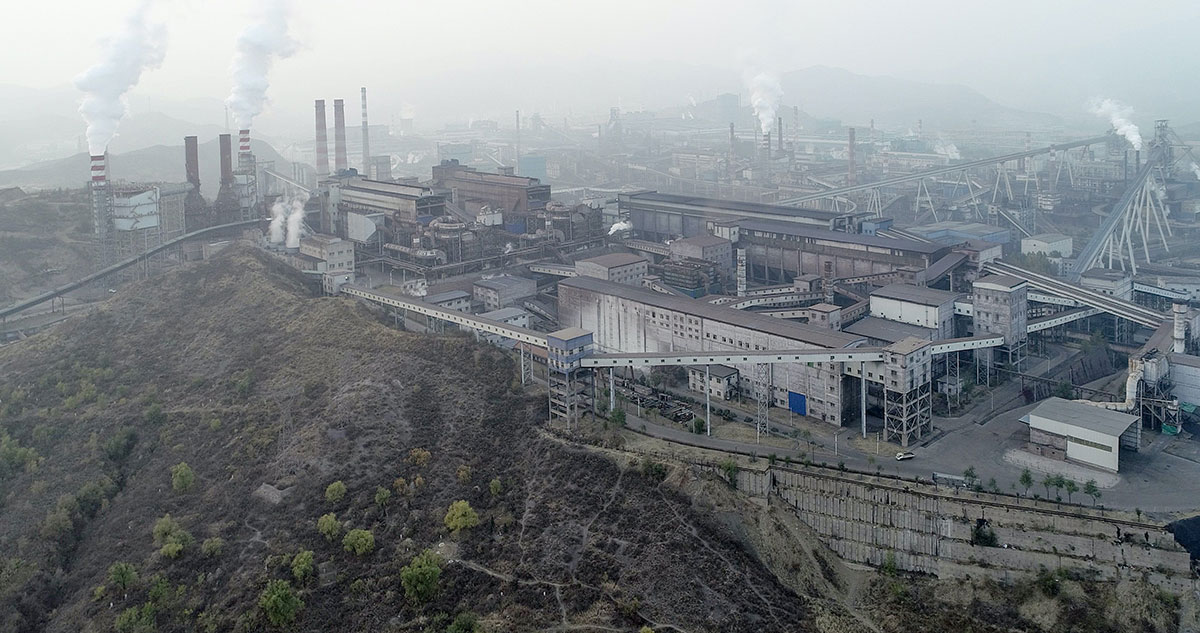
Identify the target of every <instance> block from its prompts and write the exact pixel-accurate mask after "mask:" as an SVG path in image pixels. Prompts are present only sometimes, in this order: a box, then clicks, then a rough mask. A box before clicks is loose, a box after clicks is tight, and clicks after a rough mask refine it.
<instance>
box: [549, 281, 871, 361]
mask: <svg viewBox="0 0 1200 633" xmlns="http://www.w3.org/2000/svg"><path fill="white" fill-rule="evenodd" d="M558 285H559V287H563V286H567V287H572V288H579V289H580V290H587V291H591V292H597V293H600V294H605V295H611V296H615V297H620V298H622V299H627V300H630V301H637V302H639V303H642V304H644V305H648V306H653V307H656V308H663V309H665V310H674V311H676V312H682V313H684V314H690V315H692V316H695V317H700V318H704V319H711V320H713V321H717V322H720V323H727V324H729V325H734V326H737V327H743V328H746V329H749V330H754V331H756V332H762V333H764V334H773V335H775V336H779V337H783V338H786V339H791V340H794V341H800V342H803V343H808V344H810V345H817V346H820V347H824V348H829V349H834V348H843V347H851V346H854V345H856V344H861V343H863V342H865V341H864V340H863V338H862V337H861V336H853V335H851V334H843V333H842V332H834V331H832V330H827V329H825V328H819V327H816V326H812V325H804V324H800V323H792V322H790V321H786V320H784V319H777V318H774V317H769V316H763V315H760V314H755V313H753V312H746V311H744V310H735V309H733V308H727V307H725V306H719V305H713V304H711V303H708V302H706V301H702V300H698V299H692V298H689V297H676V296H672V295H666V294H662V293H659V292H653V291H651V290H643V289H641V288H637V287H634V286H629V285H625V284H618V283H614V282H611V281H605V280H603V279H594V278H592V277H572V278H569V279H564V280H562V281H560V282H558Z"/></svg>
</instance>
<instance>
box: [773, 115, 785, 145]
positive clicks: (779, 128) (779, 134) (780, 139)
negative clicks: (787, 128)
mask: <svg viewBox="0 0 1200 633" xmlns="http://www.w3.org/2000/svg"><path fill="white" fill-rule="evenodd" d="M775 138H776V140H777V142H778V144H779V153H780V154H782V153H783V117H779V120H778V122H777V124H776V130H775Z"/></svg>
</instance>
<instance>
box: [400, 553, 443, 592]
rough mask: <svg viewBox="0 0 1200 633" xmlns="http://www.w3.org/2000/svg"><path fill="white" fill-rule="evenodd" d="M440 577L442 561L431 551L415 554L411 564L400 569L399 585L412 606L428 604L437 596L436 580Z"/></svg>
mask: <svg viewBox="0 0 1200 633" xmlns="http://www.w3.org/2000/svg"><path fill="white" fill-rule="evenodd" d="M441 576H442V559H441V558H440V557H439V556H438V555H437V554H435V553H434V552H433V551H432V550H425V551H423V552H421V553H420V554H417V555H416V556H415V557H414V558H413V559H412V562H410V563H409V564H407V565H405V566H404V567H402V568H401V569H400V584H401V585H402V586H403V587H404V596H405V597H406V598H408V600H409V601H410V602H412V603H414V604H417V605H421V604H425V603H426V602H429V601H430V600H432V599H433V597H434V596H436V595H437V591H438V579H439V578H441Z"/></svg>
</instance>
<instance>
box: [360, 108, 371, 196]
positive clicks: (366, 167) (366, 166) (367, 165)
mask: <svg viewBox="0 0 1200 633" xmlns="http://www.w3.org/2000/svg"><path fill="white" fill-rule="evenodd" d="M362 150H363V158H362V175H363V178H368V177H370V169H371V142H370V140H369V139H368V138H367V89H366V87H364V88H362Z"/></svg>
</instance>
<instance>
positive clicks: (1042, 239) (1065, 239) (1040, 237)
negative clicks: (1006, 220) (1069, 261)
mask: <svg viewBox="0 0 1200 633" xmlns="http://www.w3.org/2000/svg"><path fill="white" fill-rule="evenodd" d="M1071 252H1072V240H1071V236H1069V235H1063V234H1061V233H1039V234H1037V235H1032V236H1030V237H1024V238H1021V253H1022V254H1024V255H1030V254H1033V253H1042V254H1043V255H1052V256H1055V257H1070V256H1071Z"/></svg>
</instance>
